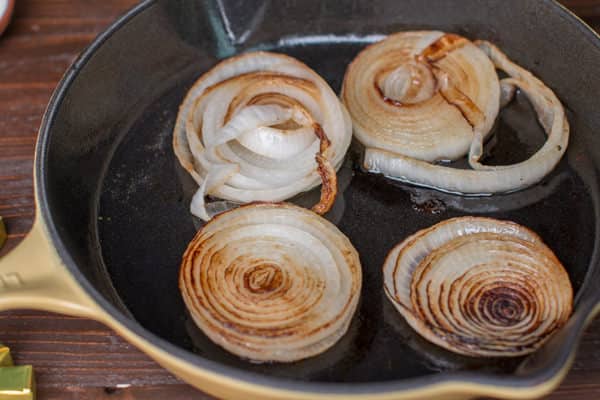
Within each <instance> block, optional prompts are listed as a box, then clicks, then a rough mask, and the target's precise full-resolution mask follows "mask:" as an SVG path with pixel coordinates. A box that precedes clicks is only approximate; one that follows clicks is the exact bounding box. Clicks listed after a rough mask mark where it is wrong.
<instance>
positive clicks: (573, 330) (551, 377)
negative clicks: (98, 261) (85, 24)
mask: <svg viewBox="0 0 600 400" xmlns="http://www.w3.org/2000/svg"><path fill="white" fill-rule="evenodd" d="M160 1H161V0H143V1H142V2H140V4H138V5H136V6H134V7H133V8H131V9H130V10H128V11H127V12H126V13H125V14H123V15H122V16H120V17H119V18H118V19H117V20H116V21H114V22H113V23H112V24H111V25H110V26H109V27H108V28H106V29H105V30H104V31H103V32H102V33H100V34H99V35H98V36H97V37H96V38H95V39H94V40H93V41H92V42H91V43H90V44H89V45H88V46H87V47H86V48H85V49H84V50H83V51H82V52H81V53H80V55H79V56H78V57H77V59H76V60H75V61H74V62H73V64H72V65H71V66H70V67H69V68H68V69H67V71H66V72H65V74H64V75H63V77H62V79H61V80H60V82H59V83H58V84H57V86H56V89H55V90H54V92H53V94H52V97H51V98H50V101H49V103H48V106H47V108H46V110H45V112H44V115H43V118H42V122H41V125H40V129H39V132H38V139H37V143H36V147H35V160H34V176H35V183H34V192H35V193H34V194H35V199H36V202H37V205H38V207H39V211H40V215H38V217H40V218H42V219H43V221H44V223H45V226H46V228H47V231H48V234H49V235H48V236H49V237H48V240H49V242H50V243H51V244H52V246H53V247H54V249H56V252H57V254H58V255H59V257H60V259H61V260H62V262H63V263H64V265H65V266H66V268H67V270H68V271H69V273H70V274H71V275H72V276H73V278H74V279H75V281H76V282H77V283H78V284H79V285H80V286H81V288H82V289H83V290H84V291H85V292H86V293H87V294H88V295H89V296H90V297H91V298H92V299H93V300H94V302H95V303H96V304H98V305H99V306H100V307H101V308H102V309H103V310H104V311H105V312H106V313H108V314H109V315H110V316H112V317H113V318H114V319H115V320H116V321H117V322H118V323H120V324H121V325H122V326H123V327H124V328H126V329H128V330H129V331H131V332H132V333H134V334H135V335H137V336H138V337H141V338H142V339H144V340H146V341H147V342H149V343H150V344H151V345H153V346H156V347H157V348H160V349H162V350H164V351H166V352H168V353H170V354H171V355H173V356H174V357H176V358H178V359H180V360H182V361H184V362H186V363H187V364H188V365H189V366H191V367H193V368H196V369H199V370H204V371H207V372H210V373H214V374H217V375H220V376H225V377H228V378H231V379H235V380H238V381H241V382H243V383H246V384H250V385H258V386H263V387H269V388H274V389H281V390H288V391H292V392H299V393H303V394H307V393H314V394H316V395H328V394H330V395H336V394H337V395H347V394H357V395H369V394H371V395H378V394H391V393H398V394H400V393H403V394H408V392H413V391H418V390H419V389H429V388H433V387H436V386H449V387H455V386H456V387H460V386H461V385H463V386H467V387H472V386H476V387H478V388H479V389H480V393H484V392H485V390H486V389H487V390H494V389H496V390H498V389H500V390H503V391H510V390H511V389H512V390H513V391H517V390H518V391H519V392H522V391H523V390H528V389H534V388H536V387H542V386H544V385H548V384H552V383H555V381H556V380H557V379H558V378H561V377H562V375H564V373H565V369H566V368H567V367H568V366H570V364H571V363H572V361H573V359H574V356H575V352H576V350H577V345H578V343H579V341H580V338H581V336H582V334H583V331H584V329H585V327H586V325H587V323H588V322H589V321H590V320H591V319H592V318H593V316H594V315H595V314H596V313H597V312H600V307H598V306H600V305H599V304H597V300H598V299H597V298H595V297H598V296H595V297H594V296H593V295H591V294H590V296H589V298H588V299H585V300H587V301H586V302H582V301H580V302H579V303H580V304H579V310H576V312H575V313H574V315H573V316H572V317H571V321H570V323H569V325H570V326H569V328H568V329H570V330H569V331H568V334H567V337H566V338H564V339H563V341H564V343H563V346H562V348H561V351H560V352H557V354H556V355H555V356H554V358H553V359H551V360H548V361H547V364H548V365H546V366H545V368H537V370H536V371H535V372H533V373H529V374H527V375H505V376H504V375H503V376H500V375H494V374H491V373H485V372H476V371H460V372H444V373H439V374H431V375H424V376H420V377H413V378H407V379H403V380H395V381H386V382H361V383H346V382H339V383H336V382H314V381H299V380H292V379H290V378H281V377H273V376H267V375H263V374H259V373H255V372H250V371H246V370H243V369H240V368H237V367H232V366H228V365H225V364H221V363H219V362H216V361H212V360H209V359H206V358H203V357H201V356H199V355H197V354H194V353H192V352H190V351H187V350H185V349H183V348H181V347H179V346H176V345H174V344H172V343H170V342H168V341H166V340H165V339H162V338H160V337H159V336H157V335H155V334H154V333H152V332H150V331H149V330H147V329H145V328H144V327H143V326H142V325H141V324H139V323H138V322H137V321H135V320H134V319H132V318H131V317H128V316H127V315H125V314H124V313H123V312H122V311H120V310H118V309H117V307H115V306H114V305H113V304H111V303H110V302H109V301H107V300H106V299H105V298H104V296H103V295H102V294H100V293H99V292H98V291H97V290H96V288H95V287H94V286H93V285H92V284H91V283H90V281H89V280H88V279H87V278H86V277H85V276H84V274H83V273H82V272H81V271H80V269H79V267H78V265H77V263H76V262H75V261H74V260H73V258H72V257H71V255H70V253H69V250H68V248H67V246H66V245H65V244H64V242H63V241H62V238H61V237H60V234H59V232H58V229H57V226H56V224H55V223H54V220H53V219H52V211H51V210H52V206H51V204H50V203H51V201H50V199H49V198H48V196H47V193H48V191H47V188H48V186H49V183H48V182H47V169H48V168H47V166H46V161H47V157H48V149H49V146H50V137H51V135H52V130H53V123H54V120H55V118H56V116H57V114H58V113H59V111H60V109H61V105H62V101H63V100H64V98H65V96H66V95H67V93H68V91H69V89H70V87H71V84H72V83H73V82H74V81H75V79H76V78H77V77H78V75H79V72H80V71H81V69H82V68H83V67H85V65H86V64H87V63H88V62H89V61H90V60H91V59H92V58H93V56H94V55H95V53H96V51H97V50H98V49H100V48H101V47H102V45H103V44H104V43H105V42H106V41H107V40H108V39H110V38H111V37H112V36H113V35H114V34H115V33H117V32H118V31H119V30H120V29H121V28H123V27H124V26H125V25H127V24H128V23H129V22H130V21H131V20H132V19H134V18H135V17H136V16H138V15H140V14H142V13H143V12H144V11H146V10H147V9H150V8H151V7H153V6H157V5H158V3H159V2H160ZM526 1H534V2H536V3H537V1H538V0H526ZM540 3H545V5H546V6H548V7H550V8H551V11H552V12H556V13H558V14H560V15H561V16H562V17H563V18H564V19H565V20H566V23H570V24H572V25H573V26H575V27H576V28H577V29H578V30H579V31H580V32H581V34H582V35H584V36H585V37H587V39H588V40H590V42H591V43H592V44H593V45H594V46H595V47H596V48H598V49H599V50H600V35H599V34H598V33H596V32H595V31H594V30H593V29H592V28H591V27H590V26H589V25H587V24H586V23H585V22H584V21H583V20H581V19H580V18H579V17H577V16H576V15H575V14H574V13H572V12H571V11H570V10H568V9H567V8H566V7H564V6H563V5H561V4H559V3H558V2H557V0H542V2H540ZM587 279H589V276H587V277H586V280H587ZM580 300H584V299H580ZM455 390H456V388H455ZM448 392H453V390H452V389H450V388H449V389H448ZM473 394H477V393H473ZM516 394H517V393H513V395H516Z"/></svg>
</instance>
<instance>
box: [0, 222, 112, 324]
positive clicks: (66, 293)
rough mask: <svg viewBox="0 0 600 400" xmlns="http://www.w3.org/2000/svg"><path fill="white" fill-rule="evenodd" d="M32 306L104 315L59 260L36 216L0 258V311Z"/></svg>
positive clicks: (72, 312) (58, 310)
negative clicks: (29, 229) (16, 243)
mask: <svg viewBox="0 0 600 400" xmlns="http://www.w3.org/2000/svg"><path fill="white" fill-rule="evenodd" d="M12 309H36V310H45V311H53V312H57V313H61V314H68V315H73V316H81V317H87V318H92V319H96V320H103V319H104V312H103V311H101V309H100V307H98V305H97V304H96V303H95V302H94V301H93V300H92V299H91V298H90V296H89V295H88V294H87V293H86V292H85V291H84V290H83V289H82V288H81V286H80V285H79V284H78V283H77V282H76V281H75V279H74V278H73V276H72V275H71V274H70V272H69V271H68V270H67V268H66V267H65V265H64V264H63V263H62V261H61V260H60V258H59V256H58V254H57V253H56V250H55V249H54V248H53V247H52V246H51V244H50V239H49V237H48V234H47V232H46V230H45V227H44V225H43V223H42V222H41V221H40V219H39V218H38V219H36V221H35V223H34V225H33V228H32V229H31V232H30V233H29V234H28V235H27V236H26V237H25V239H23V241H22V242H21V243H20V244H19V245H18V246H17V247H16V248H15V249H14V250H13V251H11V252H10V253H8V254H7V255H5V256H4V257H2V258H0V311H4V310H12Z"/></svg>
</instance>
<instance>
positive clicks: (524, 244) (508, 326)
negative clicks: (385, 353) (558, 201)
mask: <svg viewBox="0 0 600 400" xmlns="http://www.w3.org/2000/svg"><path fill="white" fill-rule="evenodd" d="M383 273H384V288H385V292H386V295H387V296H388V298H389V299H390V300H391V301H392V303H393V304H394V305H395V306H396V308H397V309H398V311H399V312H400V313H401V314H402V315H403V316H404V318H405V319H406V320H407V322H408V323H409V324H410V325H411V326H412V327H413V328H414V329H415V330H416V331H417V332H418V333H419V334H420V335H421V336H423V337H424V338H426V339H427V340H429V341H431V342H433V343H435V344H437V345H439V346H441V347H444V348H446V349H448V350H450V351H453V352H455V353H459V354H464V355H468V356H475V357H484V356H485V357H506V356H519V355H524V354H528V353H531V352H532V351H534V350H536V349H537V348H538V347H539V346H541V345H542V344H543V343H544V342H545V341H546V340H547V339H548V338H549V337H550V335H551V334H552V333H553V332H555V331H556V330H557V329H558V328H560V327H561V326H562V325H564V324H565V323H566V321H567V319H568V318H569V316H570V314H571V310H572V301H573V291H572V288H571V284H570V281H569V276H568V274H567V272H566V271H565V269H564V268H563V266H562V264H561V263H560V262H559V261H558V259H557V258H556V257H555V255H554V254H553V252H552V251H551V250H550V249H549V248H548V247H547V246H546V245H545V244H544V243H543V242H542V241H541V240H540V238H539V237H538V236H537V235H536V234H535V233H533V232H531V231H529V230H528V229H526V228H524V227H522V226H519V225H517V224H514V223H512V222H506V221H498V220H494V219H489V218H475V217H463V218H455V219H451V220H448V221H444V222H441V223H439V224H437V225H434V226H433V227H431V228H428V229H425V230H422V231H420V232H417V233H416V234H414V235H413V236H411V237H409V238H408V239H406V240H405V241H403V242H402V243H400V244H399V245H398V246H396V247H395V248H394V249H393V250H392V251H391V252H390V254H389V255H388V257H387V259H386V261H385V264H384V267H383Z"/></svg>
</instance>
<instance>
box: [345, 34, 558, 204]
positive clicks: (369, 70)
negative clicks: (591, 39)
mask: <svg viewBox="0 0 600 400" xmlns="http://www.w3.org/2000/svg"><path fill="white" fill-rule="evenodd" d="M495 68H497V69H499V70H502V71H504V72H506V74H507V75H508V76H509V78H506V79H503V80H501V81H500V80H499V79H498V76H497V75H496V72H495V70H494V69H495ZM430 81H433V82H435V85H432V84H429V83H427V82H430ZM432 88H434V89H432ZM516 89H520V90H522V91H523V92H524V93H525V94H526V95H527V97H528V98H529V100H530V101H531V103H532V104H533V106H534V108H535V110H536V112H537V114H538V119H539V122H540V124H541V125H542V127H543V128H544V130H545V132H546V134H547V140H546V143H545V144H544V146H543V147H542V148H540V149H539V150H538V151H537V152H536V153H535V154H534V155H532V156H531V157H530V158H529V159H527V160H526V161H523V162H520V163H517V164H513V165H506V166H490V165H483V164H482V163H481V162H480V158H481V157H482V154H483V143H484V141H485V139H486V137H487V136H488V135H489V133H490V131H491V128H492V126H493V124H494V120H495V119H496V116H497V114H498V111H499V107H500V106H504V105H506V104H507V103H508V102H509V101H510V100H511V98H512V96H513V95H514V93H515V91H516ZM342 99H343V101H344V103H345V104H346V106H347V107H348V111H349V113H350V115H351V118H352V123H353V125H354V134H355V135H356V137H357V138H358V140H359V141H360V142H361V143H363V144H364V145H365V147H366V152H365V157H364V161H363V164H364V167H365V168H366V169H367V170H369V171H371V172H374V173H381V174H384V175H386V176H388V177H390V178H392V179H397V180H401V181H405V182H409V183H413V184H416V185H420V186H426V187H431V188H435V189H438V190H441V191H445V192H451V193H458V194H471V195H486V194H493V193H501V192H511V191H515V190H519V189H523V188H525V187H528V186H531V185H533V184H535V183H537V182H539V181H540V180H541V179H543V178H544V177H545V176H546V175H547V174H548V173H550V172H551V171H552V170H553V169H554V167H556V165H557V164H558V162H559V161H560V159H561V158H562V156H563V154H564V153H565V151H566V148H567V145H568V141H569V124H568V121H567V119H566V116H565V112H564V109H563V107H562V105H561V103H560V101H559V100H558V98H557V97H556V95H555V94H554V93H553V92H552V90H550V89H549V88H548V87H547V86H546V85H544V83H543V82H542V81H540V80H539V79H538V78H536V77H535V76H533V74H531V73H530V72H528V71H526V70H525V69H523V68H521V67H519V66H518V65H516V64H515V63H513V62H512V61H510V60H509V59H508V58H507V57H506V56H505V55H504V54H503V53H502V52H501V51H500V50H499V49H498V48H497V47H495V46H494V45H493V44H491V43H489V42H483V41H478V42H475V43H473V42H470V41H468V40H467V39H464V38H461V37H459V36H457V35H452V34H443V33H441V32H402V33H398V34H395V35H391V36H389V37H388V38H387V39H385V40H384V41H382V42H380V43H377V44H375V45H372V46H370V47H368V48H367V49H366V50H364V51H363V52H361V53H360V54H359V56H358V57H357V58H356V59H355V60H354V61H353V63H352V64H351V65H350V67H349V68H348V71H347V73H346V77H345V80H344V87H343V94H342ZM467 153H468V157H469V158H468V159H469V164H470V166H471V168H472V169H458V168H451V167H448V166H443V165H438V164H435V163H434V161H439V160H453V159H457V158H460V157H462V156H465V155H467Z"/></svg>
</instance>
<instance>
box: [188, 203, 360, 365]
mask: <svg viewBox="0 0 600 400" xmlns="http://www.w3.org/2000/svg"><path fill="white" fill-rule="evenodd" d="M361 274H362V272H361V266H360V261H359V258H358V254H357V252H356V250H355V249H354V247H353V246H352V244H351V243H350V241H349V240H348V239H347V238H346V237H345V236H344V235H343V234H342V233H341V232H340V231H339V230H338V229H337V228H336V227H335V226H334V225H333V224H331V223H330V222H328V221H327V220H325V219H324V218H321V217H319V216H318V215H317V214H315V213H314V212H312V211H309V210H306V209H303V208H300V207H297V206H293V205H290V204H269V203H260V204H250V205H246V206H242V207H240V208H237V209H233V210H230V211H228V212H225V213H222V214H220V215H218V216H216V217H215V218H213V219H212V220H211V221H210V222H209V223H208V224H206V225H205V226H204V228H202V230H201V231H200V232H198V234H197V235H196V237H195V238H194V239H193V240H192V242H191V243H190V245H189V246H188V249H187V251H186V252H185V254H184V256H183V262H182V264H181V271H180V276H179V287H180V289H181V293H182V295H183V299H184V301H185V303H186V305H187V308H188V310H189V311H190V314H191V315H192V317H193V319H194V321H195V322H196V324H197V325H198V327H199V328H200V329H202V331H203V332H204V333H205V334H206V335H207V336H208V337H209V338H210V339H211V340H212V341H213V342H215V343H217V344H218V345H220V346H222V347H223V348H225V349H226V350H228V351H230V352H232V353H234V354H236V355H238V356H240V357H243V358H247V359H251V360H254V361H279V362H291V361H296V360H300V359H303V358H307V357H311V356H314V355H316V354H319V353H321V352H323V351H325V350H327V349H328V348H329V347H331V346H333V345H334V344H335V343H336V342H337V341H338V340H339V339H340V338H341V337H342V336H343V335H344V334H345V333H346V331H347V329H348V327H349V324H350V321H351V319H352V316H353V314H354V311H355V310H356V306H357V303H358V299H359V295H360V288H361V279H362V278H361V277H362V275H361Z"/></svg>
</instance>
